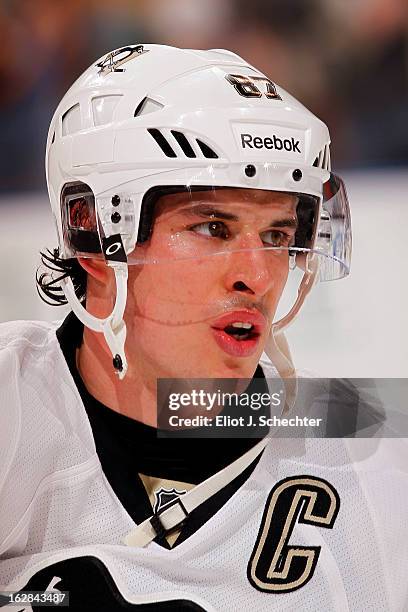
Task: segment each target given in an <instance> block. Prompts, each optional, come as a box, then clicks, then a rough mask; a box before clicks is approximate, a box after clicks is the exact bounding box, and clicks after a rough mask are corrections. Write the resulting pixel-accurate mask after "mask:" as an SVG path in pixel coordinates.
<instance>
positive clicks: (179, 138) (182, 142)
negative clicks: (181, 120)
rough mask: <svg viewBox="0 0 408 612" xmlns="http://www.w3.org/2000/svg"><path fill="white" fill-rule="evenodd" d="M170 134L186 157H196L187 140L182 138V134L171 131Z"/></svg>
mask: <svg viewBox="0 0 408 612" xmlns="http://www.w3.org/2000/svg"><path fill="white" fill-rule="evenodd" d="M171 133H172V134H173V136H174V138H175V139H176V140H177V142H178V144H179V145H180V147H181V149H182V150H183V153H184V155H185V156H186V157H197V155H196V154H195V152H194V149H193V147H192V146H191V144H190V143H189V142H188V140H187V138H186V137H185V136H184V134H183V133H182V132H177V131H176V130H171Z"/></svg>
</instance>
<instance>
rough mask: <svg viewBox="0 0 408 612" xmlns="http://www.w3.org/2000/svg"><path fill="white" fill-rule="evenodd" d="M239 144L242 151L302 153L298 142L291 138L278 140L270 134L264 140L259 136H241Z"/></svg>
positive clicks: (277, 137)
mask: <svg viewBox="0 0 408 612" xmlns="http://www.w3.org/2000/svg"><path fill="white" fill-rule="evenodd" d="M241 143H242V148H243V149H246V148H249V149H275V150H276V151H283V150H284V151H288V152H291V153H302V151H301V149H300V140H295V138H293V136H291V137H290V138H279V136H276V135H275V134H272V135H271V136H267V137H266V138H261V136H252V134H241Z"/></svg>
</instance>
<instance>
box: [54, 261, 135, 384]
mask: <svg viewBox="0 0 408 612" xmlns="http://www.w3.org/2000/svg"><path fill="white" fill-rule="evenodd" d="M108 265H109V266H110V267H111V268H113V271H114V273H115V281H116V300H115V305H114V307H113V310H112V312H111V314H110V315H109V316H108V317H106V319H98V317H94V316H93V315H91V314H90V313H89V312H88V311H87V310H86V309H85V308H84V307H83V306H82V304H81V303H80V301H79V300H78V298H77V296H76V293H75V289H74V285H73V284H72V280H71V279H70V278H69V277H66V278H65V279H63V280H62V283H63V287H64V294H65V297H66V298H67V301H68V303H69V305H70V306H71V308H72V310H73V312H74V314H75V315H76V317H77V318H78V319H79V320H80V321H81V322H82V323H83V324H84V325H85V326H86V327H89V329H92V331H95V332H100V333H103V335H104V338H105V340H106V343H107V345H108V347H109V350H110V351H111V353H112V357H113V367H114V368H115V371H116V373H117V374H118V376H119V378H120V380H123V378H124V377H125V374H126V372H127V369H128V363H127V360H126V355H125V341H126V324H125V322H124V320H123V315H124V312H125V307H126V300H127V279H128V267H127V264H126V263H116V262H110V263H109V264H108Z"/></svg>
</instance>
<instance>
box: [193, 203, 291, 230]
mask: <svg viewBox="0 0 408 612" xmlns="http://www.w3.org/2000/svg"><path fill="white" fill-rule="evenodd" d="M191 213H192V214H194V215H198V216H200V217H204V218H208V217H217V219H223V220H225V221H239V217H237V216H236V215H233V214H232V213H229V212H226V211H223V210H219V209H218V208H211V207H208V206H197V207H195V208H193V209H192V210H191ZM269 225H270V226H271V227H294V228H297V227H298V220H297V217H287V218H285V219H275V220H273V221H271V223H270V224H269Z"/></svg>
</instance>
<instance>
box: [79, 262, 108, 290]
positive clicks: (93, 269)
mask: <svg viewBox="0 0 408 612" xmlns="http://www.w3.org/2000/svg"><path fill="white" fill-rule="evenodd" d="M78 262H79V264H80V266H81V267H82V268H83V269H84V270H85V272H87V274H89V275H90V276H92V278H94V279H95V280H96V281H98V282H99V283H101V284H102V285H107V284H108V280H109V278H110V276H111V275H112V270H111V269H110V268H109V266H107V265H106V263H105V261H103V260H101V259H88V258H85V257H78Z"/></svg>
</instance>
